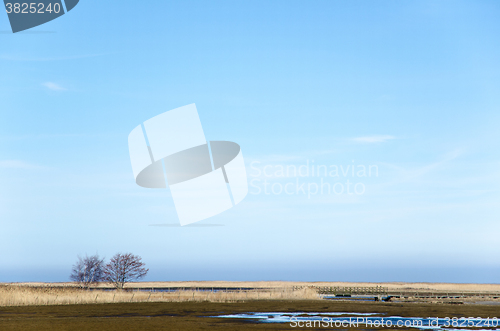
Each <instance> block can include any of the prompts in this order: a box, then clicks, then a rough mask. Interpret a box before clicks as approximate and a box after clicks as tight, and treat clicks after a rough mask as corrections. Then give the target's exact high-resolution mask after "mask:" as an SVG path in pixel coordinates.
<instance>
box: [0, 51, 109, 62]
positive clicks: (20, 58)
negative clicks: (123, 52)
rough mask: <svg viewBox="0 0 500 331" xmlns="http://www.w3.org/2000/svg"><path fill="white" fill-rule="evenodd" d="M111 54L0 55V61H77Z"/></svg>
mask: <svg viewBox="0 0 500 331" xmlns="http://www.w3.org/2000/svg"><path fill="white" fill-rule="evenodd" d="M111 54H116V53H102V54H83V55H73V56H60V57H31V56H24V55H13V54H0V60H5V61H27V62H45V61H64V60H77V59H85V58H92V57H98V56H105V55H111Z"/></svg>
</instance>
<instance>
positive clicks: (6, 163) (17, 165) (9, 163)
mask: <svg viewBox="0 0 500 331" xmlns="http://www.w3.org/2000/svg"><path fill="white" fill-rule="evenodd" d="M0 168H5V169H24V170H32V169H41V167H40V166H37V165H34V164H30V163H27V162H24V161H20V160H3V161H0Z"/></svg>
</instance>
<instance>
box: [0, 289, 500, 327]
mask: <svg viewBox="0 0 500 331" xmlns="http://www.w3.org/2000/svg"><path fill="white" fill-rule="evenodd" d="M106 286H107V285H106V284H100V285H99V286H97V288H95V289H91V290H85V289H82V288H79V287H78V286H76V284H74V283H57V284H53V283H50V284H45V283H23V284H21V283H19V284H0V330H2V331H3V330H8V331H11V330H13V331H14V330H23V331H25V330H37V331H44V330H47V331H59V330H68V331H69V330H71V331H73V330H110V331H113V330H120V331H122V330H290V329H291V327H290V325H289V324H269V323H255V322H251V321H248V320H242V319H224V318H212V317H210V316H218V315H221V314H234V313H247V312H359V313H380V314H385V315H386V316H408V317H428V316H433V317H450V318H451V317H462V316H463V317H467V316H476V317H500V305H492V304H491V302H489V305H483V304H481V302H479V304H478V303H477V302H472V301H471V302H466V300H461V301H463V302H460V303H461V304H457V302H448V303H446V302H439V303H437V302H434V303H431V302H417V301H413V302H403V301H399V302H363V301H358V302H353V301H332V300H324V299H321V298H320V296H319V295H318V293H317V291H316V289H315V288H316V287H375V286H383V287H386V288H391V289H392V290H393V291H401V290H404V289H406V290H408V291H412V290H423V291H425V290H432V291H437V292H439V291H441V292H446V291H451V292H491V293H498V292H500V286H499V285H494V284H492V285H481V284H478V285H476V284H427V283H415V284H408V283H298V282H149V283H131V284H128V286H127V288H128V289H126V290H124V291H115V290H112V291H110V290H108V289H106ZM169 287H171V288H176V289H179V288H181V290H176V291H173V292H154V291H153V292H151V291H148V289H152V288H169ZM211 287H214V288H219V289H224V288H229V289H230V290H229V291H225V290H221V291H215V292H212V291H196V290H188V288H211ZM182 288H185V289H186V290H182ZM240 288H241V289H240ZM488 300H490V299H488ZM472 303H474V304H472ZM347 329H348V330H362V329H359V328H352V329H349V328H347ZM398 330H405V328H398Z"/></svg>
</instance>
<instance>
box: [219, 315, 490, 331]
mask: <svg viewBox="0 0 500 331" xmlns="http://www.w3.org/2000/svg"><path fill="white" fill-rule="evenodd" d="M383 315H384V314H380V313H349V312H329V313H305V312H298V313H283V312H267V313H260V312H259V313H244V314H230V315H219V316H211V317H218V318H241V319H247V320H254V321H255V322H256V323H290V325H291V326H292V327H299V328H300V327H312V326H314V327H325V328H326V327H330V328H331V327H335V328H339V327H403V326H404V327H409V328H415V329H419V330H471V328H472V327H474V330H477V331H481V330H484V331H486V330H500V329H490V327H498V326H500V322H499V321H498V320H497V319H492V320H491V319H490V320H485V319H480V318H469V319H464V318H462V319H455V320H453V319H446V318H422V317H401V316H383ZM314 322H316V324H314ZM468 326H469V327H468ZM478 327H485V328H488V329H478Z"/></svg>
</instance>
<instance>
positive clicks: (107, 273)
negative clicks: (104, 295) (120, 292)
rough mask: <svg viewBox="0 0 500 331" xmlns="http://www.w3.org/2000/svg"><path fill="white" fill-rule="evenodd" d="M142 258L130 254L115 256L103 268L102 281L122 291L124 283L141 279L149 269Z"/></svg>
mask: <svg viewBox="0 0 500 331" xmlns="http://www.w3.org/2000/svg"><path fill="white" fill-rule="evenodd" d="M145 266H146V264H145V263H144V262H142V258H141V257H140V256H137V255H133V254H132V253H126V254H121V253H118V254H115V256H113V257H112V258H111V260H110V261H109V263H108V264H106V266H105V267H104V279H105V280H106V281H107V282H110V283H112V284H113V285H114V286H115V287H116V288H118V289H123V286H124V285H125V283H128V282H130V281H133V280H138V279H140V278H143V277H144V276H146V274H147V273H148V271H149V269H146V268H145Z"/></svg>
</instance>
